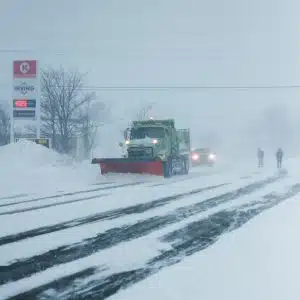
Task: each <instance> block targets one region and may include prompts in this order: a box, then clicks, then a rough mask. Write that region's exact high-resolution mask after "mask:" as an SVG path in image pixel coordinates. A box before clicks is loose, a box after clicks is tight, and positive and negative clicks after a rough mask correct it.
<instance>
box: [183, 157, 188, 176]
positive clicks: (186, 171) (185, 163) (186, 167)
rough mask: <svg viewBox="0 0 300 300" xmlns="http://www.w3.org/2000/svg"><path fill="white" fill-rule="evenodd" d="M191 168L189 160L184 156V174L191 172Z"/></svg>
mask: <svg viewBox="0 0 300 300" xmlns="http://www.w3.org/2000/svg"><path fill="white" fill-rule="evenodd" d="M189 170H190V164H189V160H188V159H186V158H183V170H182V174H184V175H187V174H189Z"/></svg>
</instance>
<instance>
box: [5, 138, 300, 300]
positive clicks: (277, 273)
mask: <svg viewBox="0 0 300 300" xmlns="http://www.w3.org/2000/svg"><path fill="white" fill-rule="evenodd" d="M299 161H300V160H298V159H297V158H295V159H292V160H290V161H287V162H286V165H285V169H284V170H282V171H278V170H276V169H275V168H274V166H273V165H270V166H267V167H266V168H264V169H262V170H258V169H257V168H255V166H253V165H251V164H247V163H245V164H243V165H242V164H239V165H229V164H228V163H226V162H220V163H219V164H218V165H217V166H216V167H215V168H212V169H210V168H194V169H192V171H191V173H190V174H189V175H188V176H174V177H173V178H171V179H164V178H160V177H156V176H138V175H131V176H129V175H123V176H121V175H108V176H101V175H100V172H99V167H97V166H93V165H91V164H90V162H83V163H81V164H78V163H75V162H73V161H72V160H71V159H69V158H68V157H62V156H60V155H58V154H57V153H55V152H53V151H50V150H48V149H46V148H44V147H42V146H39V145H35V144H32V143H30V142H26V141H22V142H20V143H17V144H14V145H9V146H5V147H2V148H0V163H1V165H2V176H1V178H3V180H1V191H2V193H1V199H0V225H1V232H0V298H1V299H6V298H9V297H13V296H17V295H18V296H19V298H18V299H25V298H26V297H27V298H26V299H42V297H44V298H43V299H74V297H75V296H78V297H82V298H89V296H91V295H93V296H98V297H99V299H105V298H108V297H110V296H111V299H124V300H127V299H141V298H143V299H197V298H202V299H220V298H222V299H279V296H281V297H280V299H282V298H285V299H294V298H295V297H296V298H297V294H296V292H297V284H296V283H295V281H293V280H291V279H295V278H297V275H298V274H297V272H298V269H299V268H298V266H297V252H299V251H298V247H299V246H298V245H299V244H300V243H298V241H297V234H293V230H294V229H295V228H297V222H299V221H298V219H299V216H298V210H299V207H298V205H299V204H298V201H297V193H300V186H299V185H297V184H298V178H299V175H300V174H299V173H300V172H299V170H300V168H299V167H300V166H299ZM277 277H280V284H274V282H275V283H276V282H277V281H276V280H277ZM142 279H144V280H142ZM122 289H124V290H122ZM118 291H119V292H118ZM289 292H292V294H290V293H289ZM283 295H285V297H283ZM292 296H295V297H292ZM47 297H48V298H47ZM276 297H277V298H276Z"/></svg>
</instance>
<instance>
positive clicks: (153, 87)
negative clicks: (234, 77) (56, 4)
mask: <svg viewBox="0 0 300 300" xmlns="http://www.w3.org/2000/svg"><path fill="white" fill-rule="evenodd" d="M52 86H53V88H54V87H55V88H63V87H64V88H69V87H71V86H68V85H52ZM0 87H8V85H6V84H0ZM299 88H300V84H299V85H145V86H143V85H128V86H126V85H84V86H82V87H80V88H78V90H89V91H130V90H134V91H139V90H141V91H163V90H210V89H211V90H214V89H218V90H222V89H224V90H253V89H257V90H259V89H299Z"/></svg>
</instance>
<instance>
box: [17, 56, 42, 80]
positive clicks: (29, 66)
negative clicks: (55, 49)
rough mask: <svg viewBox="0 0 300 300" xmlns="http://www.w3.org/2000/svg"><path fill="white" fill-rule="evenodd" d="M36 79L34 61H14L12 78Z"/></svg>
mask: <svg viewBox="0 0 300 300" xmlns="http://www.w3.org/2000/svg"><path fill="white" fill-rule="evenodd" d="M35 77H37V61H36V60H16V61H14V78H35Z"/></svg>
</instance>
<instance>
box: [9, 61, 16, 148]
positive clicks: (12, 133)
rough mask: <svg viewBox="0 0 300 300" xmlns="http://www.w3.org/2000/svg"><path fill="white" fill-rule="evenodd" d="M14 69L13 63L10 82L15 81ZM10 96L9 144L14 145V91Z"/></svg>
mask: <svg viewBox="0 0 300 300" xmlns="http://www.w3.org/2000/svg"><path fill="white" fill-rule="evenodd" d="M14 67H15V63H14V62H13V64H12V82H14V79H15V70H14ZM11 96H12V101H11V106H10V107H11V110H10V143H11V144H12V143H14V140H15V137H14V135H15V122H14V121H15V119H14V103H13V102H14V100H13V99H14V89H13V90H12V93H11Z"/></svg>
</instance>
